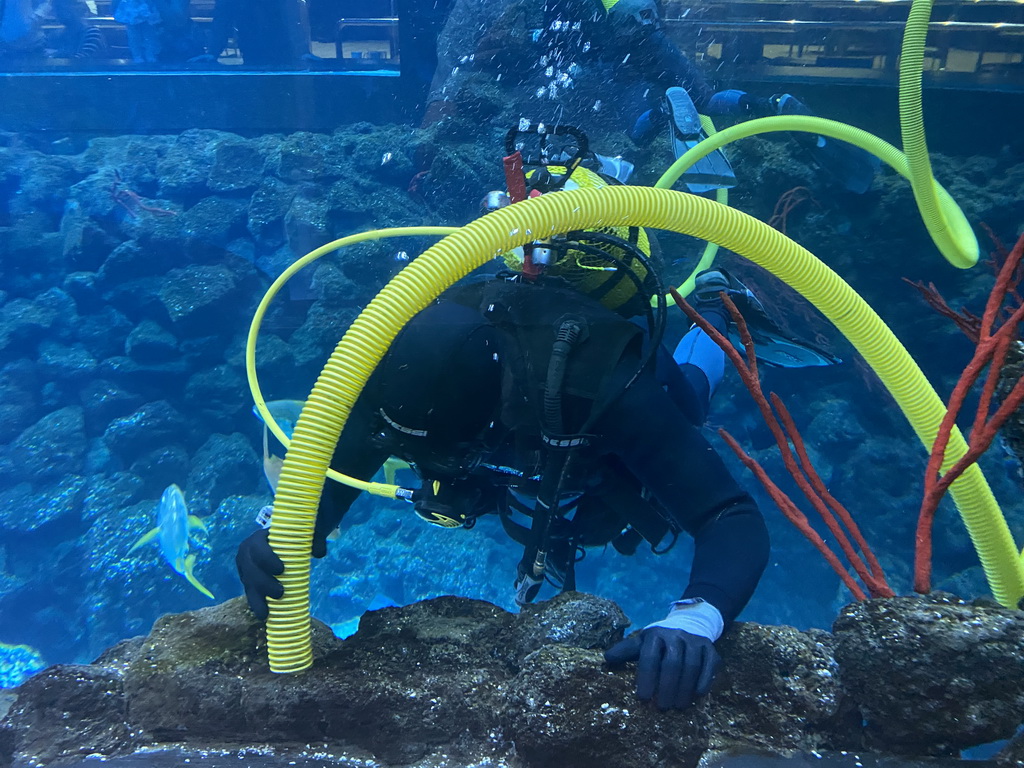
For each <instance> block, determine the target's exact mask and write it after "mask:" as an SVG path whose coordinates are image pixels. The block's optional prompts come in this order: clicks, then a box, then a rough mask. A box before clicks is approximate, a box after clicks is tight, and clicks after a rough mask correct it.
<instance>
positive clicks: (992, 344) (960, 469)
mask: <svg viewBox="0 0 1024 768" xmlns="http://www.w3.org/2000/svg"><path fill="white" fill-rule="evenodd" d="M1022 259H1024V237H1021V239H1020V240H1018V241H1017V245H1016V246H1015V247H1014V249H1013V251H1011V252H1010V253H1009V254H1008V255H1007V257H1006V259H1005V260H1004V261H1003V263H1002V266H1001V267H1000V269H999V274H998V275H997V276H996V282H995V285H994V286H993V288H992V292H991V293H990V294H989V297H988V301H987V302H986V304H985V312H984V314H983V315H982V316H981V319H980V320H979V321H978V335H977V340H976V346H975V348H974V356H973V357H972V358H971V361H970V362H969V363H968V364H967V367H966V368H964V371H963V373H962V374H961V375H960V379H959V381H957V384H956V386H955V387H954V388H953V393H952V394H951V395H950V396H949V406H948V407H947V409H946V415H945V416H944V417H943V419H942V422H941V423H940V424H939V429H938V433H937V434H936V437H935V443H934V444H933V445H932V451H931V455H930V456H929V458H928V467H927V469H926V471H925V479H924V483H925V484H924V488H925V491H924V498H923V499H922V501H921V509H920V512H919V513H918V519H917V532H916V535H915V547H914V589H915V590H916V591H917V592H921V593H926V592H928V591H929V590H930V585H931V560H932V526H933V524H934V520H935V513H936V510H938V507H939V502H940V501H941V500H942V497H943V496H944V495H945V494H946V491H948V490H949V487H950V485H952V484H953V482H954V481H955V480H956V479H957V478H958V477H960V475H962V474H963V473H964V471H965V470H966V469H967V468H968V467H969V466H971V465H972V464H974V463H975V462H976V461H977V460H978V458H979V457H980V456H981V455H982V454H983V453H985V451H987V450H988V448H989V446H990V445H991V444H992V441H993V440H994V439H995V437H996V435H997V433H998V432H999V430H1000V429H1001V428H1002V426H1003V425H1004V424H1005V423H1006V421H1007V419H1009V418H1010V416H1011V415H1012V414H1013V413H1014V412H1015V411H1016V410H1017V409H1018V408H1019V407H1020V406H1021V403H1024V378H1022V379H1018V380H1017V382H1016V383H1015V384H1014V385H1013V388H1012V389H1011V390H1010V392H1009V394H1007V396H1006V397H1005V398H1004V399H1003V402H1002V403H1001V404H1000V405H999V407H998V408H997V409H996V411H995V413H992V414H991V416H990V415H989V414H990V411H991V408H992V399H993V396H994V393H995V391H996V386H997V384H998V382H999V377H1000V374H1001V372H1002V369H1003V365H1004V364H1005V363H1006V355H1007V353H1008V352H1009V350H1010V347H1011V345H1013V344H1016V343H1019V342H1018V341H1017V339H1018V328H1019V326H1020V323H1021V321H1022V320H1024V305H1022V304H1020V302H1017V306H1016V307H1007V306H1006V303H1007V298H1008V297H1011V299H1012V297H1013V296H1014V295H1015V292H1016V288H1017V285H1018V283H1019V282H1020V279H1021V271H1020V266H1021V262H1022ZM939 299H940V300H941V297H939ZM929 303H931V302H929ZM942 304H943V305H945V306H946V307H948V305H947V304H946V302H945V301H944V300H943V301H942ZM933 306H934V305H933ZM1006 311H1009V312H1010V314H1009V317H1008V318H1007V319H1006V320H1005V321H1004V322H1003V323H1002V324H1001V325H1000V326H999V327H998V328H996V327H995V325H996V320H997V318H998V317H999V316H1000V315H1001V314H1003V313H1004V312H1006ZM943 314H946V313H943ZM946 316H947V317H948V316H949V315H946ZM958 325H959V323H958ZM985 368H988V374H987V376H986V379H985V383H984V384H983V386H982V391H981V399H980V402H979V404H978V410H977V412H976V413H975V416H974V424H973V425H972V427H971V434H970V439H969V441H968V448H967V452H966V453H964V455H963V456H961V457H960V459H958V460H957V461H956V463H954V464H953V466H952V467H950V468H949V469H948V470H947V471H946V472H945V473H944V474H943V473H942V465H943V463H944V461H945V457H946V449H947V447H948V445H949V438H950V434H951V433H952V431H953V427H954V425H955V424H956V419H957V416H959V415H960V411H961V409H962V408H963V405H964V400H965V399H966V398H967V395H968V394H969V393H970V391H971V390H972V389H973V388H974V385H975V384H976V383H977V381H978V379H979V378H980V377H981V374H982V372H983V371H984V370H985Z"/></svg>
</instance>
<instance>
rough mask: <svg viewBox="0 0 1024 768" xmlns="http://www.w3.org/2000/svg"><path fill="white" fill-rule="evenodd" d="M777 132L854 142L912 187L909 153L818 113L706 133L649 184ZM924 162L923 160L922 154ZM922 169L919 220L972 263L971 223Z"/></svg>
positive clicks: (948, 252) (951, 252) (945, 248)
mask: <svg viewBox="0 0 1024 768" xmlns="http://www.w3.org/2000/svg"><path fill="white" fill-rule="evenodd" d="M776 131H804V132H806V133H816V134H819V135H821V136H828V137H829V138H833V139H839V140H841V141H845V142H848V143H850V144H854V145H856V146H858V147H860V148H861V149H863V150H864V151H866V152H870V153H871V154H873V155H875V156H876V157H878V158H879V159H880V160H882V162H884V163H886V164H887V165H889V166H891V167H892V168H893V170H895V171H896V172H897V173H899V174H900V175H901V176H903V177H904V178H906V179H907V180H909V181H910V182H911V185H912V186H913V185H914V179H913V171H912V169H911V165H910V162H909V159H908V156H907V155H905V154H904V153H902V152H900V151H899V150H898V149H897V148H896V147H894V146H893V145H892V144H890V143H889V142H887V141H884V140H882V139H880V138H878V137H877V136H875V135H874V134H871V133H868V132H867V131H862V130H861V129H860V128H854V127H853V126H852V125H847V124H846V123H838V122H836V121H835V120H826V119H824V118H821V117H811V116H809V115H780V116H778V117H762V118H758V119H757V120H749V121H747V122H745V123H737V124H736V125H732V126H729V127H728V128H723V129H722V130H720V131H719V132H718V133H716V134H715V135H714V136H709V137H708V138H706V139H704V141H702V142H701V143H700V144H698V145H697V146H695V147H693V148H692V149H690V150H689V151H687V152H686V153H685V154H683V155H682V156H681V157H680V158H679V159H678V160H676V161H675V162H674V163H673V164H672V165H671V166H669V169H668V170H667V171H665V173H664V174H663V175H662V177H661V178H660V179H658V181H657V183H656V184H655V185H654V186H655V187H658V188H660V189H670V188H671V187H672V185H673V184H675V182H676V181H677V180H678V179H679V177H680V176H681V175H682V174H683V173H685V172H686V169H688V168H689V167H690V166H692V165H693V164H694V163H696V162H697V161H698V160H700V159H701V158H702V157H705V156H706V155H709V154H711V153H712V152H714V151H715V150H716V149H720V148H721V147H724V146H725V145H726V144H729V143H731V142H733V141H737V140H739V139H745V138H747V137H748V136H755V135H757V134H761V133H773V132H776ZM926 153H927V150H926ZM925 162H927V154H926V156H925ZM927 173H928V180H927V183H925V182H924V181H920V182H918V184H919V185H920V186H922V187H930V189H931V191H932V193H933V194H932V195H931V198H930V202H929V201H925V203H928V204H929V205H932V206H934V210H933V209H931V208H925V207H924V203H922V200H921V198H918V205H919V207H920V211H921V217H922V218H923V219H924V221H925V224H926V226H928V232H929V233H930V234H931V236H932V238H933V240H934V242H935V245H936V247H937V248H938V249H939V251H940V252H941V253H942V255H943V256H945V257H946V260H947V261H948V262H949V263H950V264H952V265H953V266H955V267H960V268H961V269H966V268H968V267H973V266H974V265H975V264H976V263H977V262H978V239H977V238H976V237H975V236H974V232H973V230H972V229H971V225H970V224H969V223H968V221H967V218H966V217H965V216H964V214H963V211H961V210H960V206H958V205H957V204H956V201H955V200H953V198H952V197H951V196H950V194H949V193H948V192H947V191H946V190H945V189H943V188H942V187H941V186H940V185H939V184H938V183H937V182H936V181H935V180H934V179H932V178H931V170H930V168H929V169H928V171H927ZM915 189H916V187H915ZM929 221H932V222H936V221H939V222H941V225H939V224H934V225H933V224H929Z"/></svg>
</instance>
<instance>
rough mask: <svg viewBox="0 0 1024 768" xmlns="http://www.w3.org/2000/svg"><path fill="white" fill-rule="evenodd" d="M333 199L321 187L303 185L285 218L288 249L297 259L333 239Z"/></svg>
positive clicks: (293, 199)
mask: <svg viewBox="0 0 1024 768" xmlns="http://www.w3.org/2000/svg"><path fill="white" fill-rule="evenodd" d="M330 211H331V201H330V198H329V197H328V196H327V195H325V194H324V193H323V191H322V190H321V189H320V188H319V187H314V186H311V185H303V186H302V188H301V189H300V191H299V193H298V194H297V195H295V197H293V198H292V202H291V205H290V206H289V208H288V213H286V214H285V217H284V231H285V237H286V239H287V242H288V247H289V248H290V249H291V251H292V253H293V254H295V255H296V256H300V255H303V254H306V253H309V252H310V251H312V250H313V249H314V248H318V247H319V246H321V245H323V244H324V243H325V242H327V241H329V240H330V239H331V236H330V235H331V227H330Z"/></svg>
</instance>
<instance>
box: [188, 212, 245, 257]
mask: <svg viewBox="0 0 1024 768" xmlns="http://www.w3.org/2000/svg"><path fill="white" fill-rule="evenodd" d="M247 207H248V205H247V203H246V202H245V201H244V200H234V199H231V198H227V197H217V196H213V195H211V196H210V197H204V198H203V199H202V200H200V201H199V202H198V203H196V204H195V205H193V206H192V207H191V208H189V209H188V210H187V211H185V213H184V214H183V215H182V217H181V220H182V221H181V226H182V234H183V235H184V239H185V243H184V249H185V252H186V254H187V255H188V256H189V257H190V259H191V260H193V261H197V262H207V263H209V262H210V261H213V260H214V259H215V258H216V257H218V256H222V255H223V253H224V248H225V246H226V245H227V244H228V243H229V242H231V240H232V239H233V238H235V237H237V236H238V235H240V234H242V233H243V232H244V231H245V230H244V226H245V218H246V209H247ZM204 256H206V258H203V257H204Z"/></svg>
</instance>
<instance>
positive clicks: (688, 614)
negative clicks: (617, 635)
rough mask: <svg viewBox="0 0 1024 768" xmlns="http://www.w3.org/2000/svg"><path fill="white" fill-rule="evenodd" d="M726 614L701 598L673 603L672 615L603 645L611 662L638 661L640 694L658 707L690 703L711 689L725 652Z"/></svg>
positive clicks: (637, 689)
mask: <svg viewBox="0 0 1024 768" xmlns="http://www.w3.org/2000/svg"><path fill="white" fill-rule="evenodd" d="M722 628H723V621H722V615H721V614H720V613H719V612H718V609H717V608H715V607H714V606H713V605H711V604H710V603H707V602H704V601H703V600H681V601H679V602H677V603H674V604H673V606H672V610H671V611H670V612H669V615H668V616H667V617H666V618H664V619H662V620H661V621H658V622H655V623H654V624H650V625H648V626H647V627H646V628H644V629H642V630H641V631H640V632H636V633H634V634H632V635H630V636H629V637H627V638H626V639H625V640H623V641H622V642H620V643H617V644H616V645H614V646H612V647H611V648H609V649H608V650H607V651H605V654H604V658H605V661H607V662H608V663H609V664H610V665H618V664H624V663H625V662H627V661H636V662H637V669H636V695H637V697H638V698H639V699H641V700H642V701H650V700H652V699H653V700H655V701H656V702H657V704H658V707H659V708H660V709H686V708H687V707H689V706H690V705H691V704H693V702H694V701H695V700H696V699H697V698H698V697H700V696H703V695H704V694H706V693H707V692H708V691H709V690H710V689H711V683H712V681H713V680H714V679H715V673H717V672H718V667H719V665H720V664H721V657H720V656H719V655H718V651H716V650H715V643H714V641H715V640H717V639H718V638H719V636H720V635H721V634H722Z"/></svg>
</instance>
